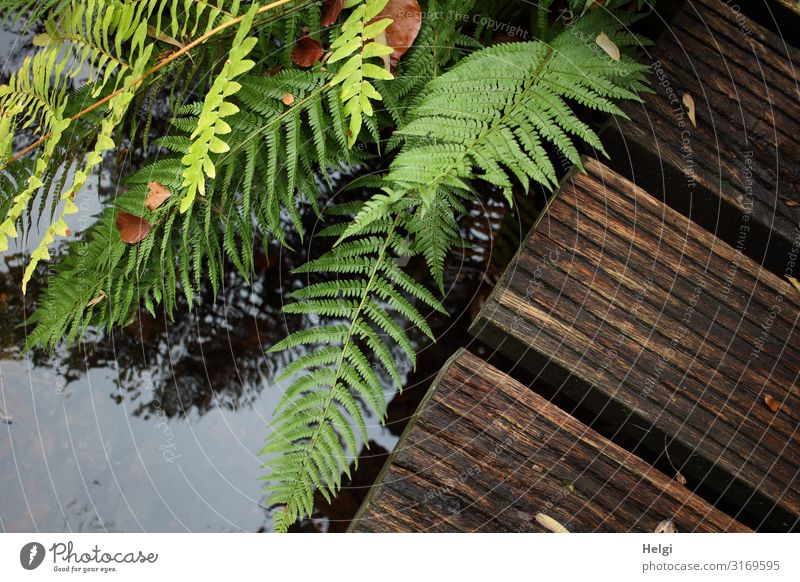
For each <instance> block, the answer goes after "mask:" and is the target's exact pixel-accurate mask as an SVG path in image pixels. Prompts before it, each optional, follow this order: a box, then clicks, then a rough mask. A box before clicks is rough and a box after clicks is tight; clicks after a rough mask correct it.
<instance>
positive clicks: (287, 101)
mask: <svg viewBox="0 0 800 582" xmlns="http://www.w3.org/2000/svg"><path fill="white" fill-rule="evenodd" d="M281 101H283V104H284V105H291V104H292V103H294V95H292V94H291V93H284V94H283V98H282V99H281Z"/></svg>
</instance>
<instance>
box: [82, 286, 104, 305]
mask: <svg viewBox="0 0 800 582" xmlns="http://www.w3.org/2000/svg"><path fill="white" fill-rule="evenodd" d="M105 298H106V292H105V291H103V290H102V289H100V293H98V294H97V295H96V296H95V297H94V298H93V299H91V300H90V301H89V303H87V304H86V307H94V306H95V305H97V304H98V303H100V302H101V301H102V300H103V299H105Z"/></svg>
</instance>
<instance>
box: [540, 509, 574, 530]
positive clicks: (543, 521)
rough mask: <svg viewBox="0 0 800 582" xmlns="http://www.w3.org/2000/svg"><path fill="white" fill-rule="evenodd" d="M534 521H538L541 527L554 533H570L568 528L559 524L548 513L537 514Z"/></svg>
mask: <svg viewBox="0 0 800 582" xmlns="http://www.w3.org/2000/svg"><path fill="white" fill-rule="evenodd" d="M534 519H536V522H537V523H538V524H539V525H540V526H542V527H543V528H545V529H547V530H549V531H551V532H553V533H569V530H568V529H567V528H565V527H564V526H563V525H561V524H560V523H558V522H557V521H556V520H555V519H553V518H552V517H550V516H549V515H547V514H546V513H537V514H536V515H535V516H534Z"/></svg>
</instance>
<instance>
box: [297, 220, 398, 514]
mask: <svg viewBox="0 0 800 582" xmlns="http://www.w3.org/2000/svg"><path fill="white" fill-rule="evenodd" d="M399 222H400V214H398V215H397V216H396V217H395V219H394V222H392V225H391V227H389V230H388V231H387V232H386V240H385V241H384V243H383V246H382V247H381V250H380V253H379V254H378V258H377V260H376V261H375V263H374V264H373V266H372V271H371V272H370V275H369V279H368V280H367V285H366V286H365V287H364V292H363V293H362V294H361V300H360V302H359V304H358V307H357V308H356V310H355V313H354V315H353V318H352V321H351V322H350V327H349V328H348V330H347V336H346V337H345V339H344V341H343V342H342V349H341V353H340V354H339V360H338V362H337V363H336V374H335V376H334V378H333V381H331V389H330V392H329V393H328V396H327V398H326V400H325V408H324V409H323V411H322V413H321V414H320V415H319V416H318V417H317V418H318V420H317V427H316V428H315V429H314V434H313V436H312V437H311V440H310V441H309V445H308V446H307V447H306V455H305V456H304V457H303V463H302V465H301V468H300V471H299V472H300V473H301V474H302V473H305V472H307V470H308V463H309V461H310V459H311V451H313V450H314V445H315V444H316V441H317V439H318V438H319V436H320V434H322V426H323V424H324V423H325V419H326V418H328V413H329V411H330V408H331V406H333V399H334V395H335V392H336V385H337V383H338V382H339V378H340V376H341V374H342V367H343V365H344V359H345V355H346V353H347V347H348V346H349V345H350V342H351V341H353V332H354V330H355V328H356V325H357V324H358V320H359V319H360V317H361V313H362V311H363V310H364V308H365V307H366V305H367V301H369V297H370V293H371V292H372V288H373V286H374V285H375V278H376V277H377V275H378V271H379V270H380V267H381V265H382V264H383V261H384V259H385V258H386V251H387V250H388V248H389V245H390V244H391V241H392V235H393V234H394V231H395V229H396V228H397V225H398V223H399ZM356 453H357V451H353V454H356ZM290 502H291V499H290Z"/></svg>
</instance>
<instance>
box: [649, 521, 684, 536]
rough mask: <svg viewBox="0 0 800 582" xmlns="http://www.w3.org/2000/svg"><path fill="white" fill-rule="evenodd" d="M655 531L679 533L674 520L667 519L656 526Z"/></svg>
mask: <svg viewBox="0 0 800 582" xmlns="http://www.w3.org/2000/svg"><path fill="white" fill-rule="evenodd" d="M654 533H678V528H677V527H675V522H674V521H672V520H671V519H665V520H664V521H662V522H661V523H659V524H658V525H657V526H656V529H655V530H654Z"/></svg>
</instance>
